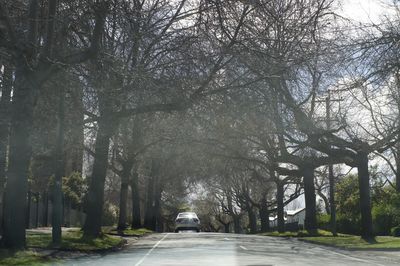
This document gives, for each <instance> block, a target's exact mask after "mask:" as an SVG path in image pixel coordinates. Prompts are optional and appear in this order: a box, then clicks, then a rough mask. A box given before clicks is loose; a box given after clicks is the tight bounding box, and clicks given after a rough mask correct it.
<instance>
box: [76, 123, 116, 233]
mask: <svg viewBox="0 0 400 266" xmlns="http://www.w3.org/2000/svg"><path fill="white" fill-rule="evenodd" d="M111 135H112V126H111V123H110V122H107V120H106V119H104V118H103V119H100V121H99V129H98V132H97V137H96V144H95V156H94V163H93V171H92V175H91V177H90V185H89V191H88V195H87V198H86V206H85V207H86V220H85V224H84V226H83V231H84V235H85V236H86V237H97V236H99V235H100V233H101V224H102V222H101V220H102V219H101V218H102V214H103V205H104V183H105V180H106V175H107V165H108V150H109V146H110V137H111Z"/></svg>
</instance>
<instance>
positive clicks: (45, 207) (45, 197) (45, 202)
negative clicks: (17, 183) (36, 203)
mask: <svg viewBox="0 0 400 266" xmlns="http://www.w3.org/2000/svg"><path fill="white" fill-rule="evenodd" d="M42 202H43V214H42V215H43V224H42V226H43V227H47V226H48V224H49V221H48V216H49V194H48V192H47V191H45V192H44V193H43V197H42Z"/></svg>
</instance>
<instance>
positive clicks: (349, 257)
mask: <svg viewBox="0 0 400 266" xmlns="http://www.w3.org/2000/svg"><path fill="white" fill-rule="evenodd" d="M325 250H327V251H329V252H331V253H333V254H336V255H340V256H342V257H345V258H348V259H352V260H355V261H359V262H364V263H367V264H368V263H371V262H370V261H368V260H363V259H359V258H355V257H352V256H349V255H346V254H343V253H340V252H336V251H333V250H330V249H325ZM375 265H377V266H385V265H383V264H375Z"/></svg>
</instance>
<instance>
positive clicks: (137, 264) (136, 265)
mask: <svg viewBox="0 0 400 266" xmlns="http://www.w3.org/2000/svg"><path fill="white" fill-rule="evenodd" d="M168 235H169V233H167V234H166V235H165V236H164V237H163V238H161V239H160V240H159V241H158V242H157V243H156V244H155V245H154V246H153V247H152V248H151V249H150V250H149V251H148V252H147V253H146V255H144V256H143V258H142V259H141V260H139V261H138V262H137V263H136V264H135V266H139V265H140V264H142V263H143V261H144V260H145V259H146V257H147V256H149V255H150V253H151V252H153V250H154V249H155V248H156V247H157V246H158V245H159V244H160V243H161V242H162V241H163V240H164V239H165V238H166V237H167V236H168Z"/></svg>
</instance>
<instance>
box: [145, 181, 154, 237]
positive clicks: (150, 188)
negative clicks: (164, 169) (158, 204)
mask: <svg viewBox="0 0 400 266" xmlns="http://www.w3.org/2000/svg"><path fill="white" fill-rule="evenodd" d="M154 215H155V214H154V176H151V177H150V178H149V182H148V184H147V197H146V209H145V214H144V227H145V228H147V229H150V230H155V228H154V227H155V226H154V224H153V220H154V219H153V218H154Z"/></svg>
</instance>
